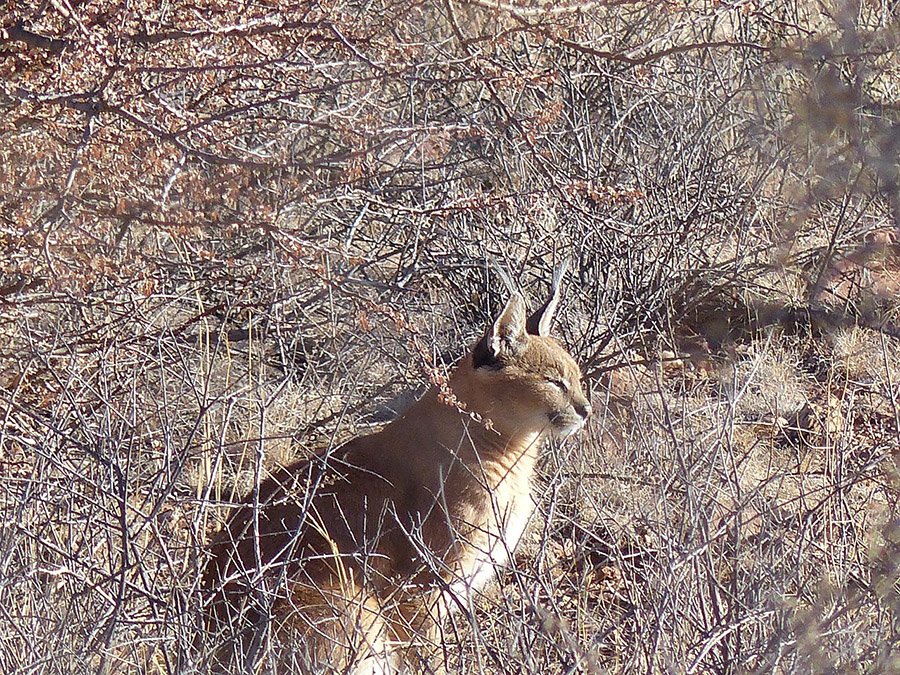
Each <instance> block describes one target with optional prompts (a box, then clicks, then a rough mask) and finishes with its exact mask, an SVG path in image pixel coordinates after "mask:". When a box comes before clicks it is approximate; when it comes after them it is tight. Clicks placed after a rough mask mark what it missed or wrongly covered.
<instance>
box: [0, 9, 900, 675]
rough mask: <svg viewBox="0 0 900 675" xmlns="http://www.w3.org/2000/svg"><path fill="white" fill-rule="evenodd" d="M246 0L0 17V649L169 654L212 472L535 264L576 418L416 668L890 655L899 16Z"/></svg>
mask: <svg viewBox="0 0 900 675" xmlns="http://www.w3.org/2000/svg"><path fill="white" fill-rule="evenodd" d="M279 5H280V3H271V4H270V5H267V4H265V3H260V4H254V5H251V4H248V3H238V2H232V1H230V0H223V1H222V2H206V1H201V0H180V1H178V2H165V3H156V2H151V1H150V0H141V1H140V2H128V3H125V2H118V1H116V0H97V1H93V2H55V1H54V2H45V3H22V2H13V3H11V4H10V5H9V6H8V9H7V10H6V13H5V14H4V15H3V16H2V18H0V28H2V31H3V32H2V37H3V42H2V45H0V57H2V58H0V70H2V73H3V78H2V85H0V137H2V139H3V143H2V149H0V157H2V161H0V199H2V210H0V214H2V216H0V247H2V251H3V255H2V256H0V335H2V336H3V338H2V341H0V401H2V405H0V415H2V419H3V424H2V430H0V509H2V514H3V521H2V522H3V525H2V529H0V613H2V616H3V621H2V623H0V626H2V628H0V630H2V634H0V638H2V639H0V669H2V670H3V671H4V672H10V673H31V672H48V673H53V672H66V673H72V672H190V671H191V669H194V668H197V667H198V666H197V664H198V663H199V662H200V661H199V660H200V658H201V656H202V652H203V649H204V644H203V642H204V641H203V636H202V629H201V620H200V606H201V604H202V602H203V597H202V593H201V592H200V589H199V587H198V577H199V571H200V569H201V568H202V566H203V564H204V562H205V555H206V554H205V547H206V545H207V543H208V541H209V539H210V536H211V535H212V534H213V533H214V532H215V531H216V529H217V528H218V527H219V526H220V525H221V523H222V521H223V519H224V518H225V517H226V515H227V513H228V508H229V505H231V504H233V503H234V502H235V501H237V500H238V499H240V498H241V497H242V496H243V495H244V494H245V493H246V492H247V490H249V489H252V487H253V486H254V485H255V484H257V483H258V481H259V480H260V478H261V476H264V475H265V473H266V472H267V471H268V470H270V469H271V468H272V467H274V466H277V465H279V464H285V463H288V462H289V461H291V460H292V459H293V458H295V457H299V456H304V455H305V454H307V453H309V452H312V451H314V450H315V449H316V448H320V447H323V446H326V445H328V444H334V443H338V442H340V441H341V440H343V439H345V438H347V437H349V436H352V435H353V434H356V433H362V432H365V430H366V429H367V428H369V427H370V425H372V424H375V423H378V422H379V421H383V420H385V419H389V418H390V417H391V416H392V415H393V414H394V411H396V409H397V408H398V407H400V406H402V405H403V402H404V400H407V399H405V398H404V397H405V396H408V392H410V391H416V390H418V389H420V388H421V387H422V386H425V385H427V383H428V379H429V374H430V373H431V372H432V369H434V368H442V367H444V366H445V365H446V364H448V363H451V362H452V361H453V360H454V359H455V358H456V357H458V356H459V355H460V354H461V353H462V350H463V349H464V346H465V345H467V344H470V343H471V342H472V340H473V339H474V338H475V337H476V336H477V335H478V333H479V331H480V330H482V327H483V326H484V323H485V321H486V320H487V318H488V317H489V316H490V315H491V312H492V311H494V310H495V309H496V308H497V306H498V304H499V303H500V302H501V300H502V296H503V295H504V293H505V289H504V287H503V284H502V282H501V281H500V279H499V277H498V275H497V273H496V272H495V271H494V269H493V268H494V266H498V265H499V266H500V267H502V268H504V269H506V270H507V271H508V272H509V273H511V275H512V276H513V277H514V278H515V279H516V280H517V281H518V282H519V283H520V284H521V285H522V286H523V288H524V289H526V291H527V292H530V293H531V294H532V295H533V296H535V297H538V295H539V294H540V293H541V291H542V289H543V288H544V286H543V284H545V283H546V280H547V279H548V278H549V273H550V270H551V268H552V267H553V266H554V264H555V263H556V262H557V261H558V260H559V259H560V258H562V257H563V256H572V258H573V266H572V267H573V274H572V276H571V278H570V281H569V285H568V290H567V298H566V306H565V311H564V315H563V317H562V319H563V320H562V325H561V326H560V331H561V333H562V335H563V336H564V338H565V341H566V342H567V344H568V345H569V346H570V347H572V348H573V351H574V352H576V353H578V354H579V357H580V360H581V362H582V363H583V364H584V367H585V370H586V372H587V373H588V374H589V377H590V378H591V380H592V381H594V383H595V391H594V401H595V404H596V405H595V409H597V410H598V412H597V414H596V416H595V419H594V422H593V425H592V428H591V432H590V433H589V434H587V435H585V437H583V439H582V440H581V441H580V442H577V443H576V442H569V443H568V444H567V445H566V446H564V447H562V448H552V449H551V450H550V451H549V452H548V454H547V458H546V461H545V463H544V465H543V467H542V475H541V476H540V480H539V485H538V489H537V490H536V494H537V496H538V501H539V509H538V516H537V517H536V518H535V523H534V524H533V526H532V528H531V530H530V531H529V532H530V534H529V538H528V541H527V542H526V543H525V545H524V546H523V550H521V551H520V552H519V556H518V561H517V564H516V565H515V567H514V568H513V569H511V570H508V571H507V572H504V573H503V575H502V577H501V579H500V584H499V586H497V587H494V588H492V589H489V590H488V591H487V592H486V593H485V595H484V597H483V598H479V599H478V601H477V603H476V606H475V607H473V608H472V613H471V617H469V616H466V615H459V616H457V617H456V618H455V623H454V624H453V625H452V626H451V625H448V626H447V627H446V643H445V645H444V648H445V649H444V660H445V661H446V665H447V666H448V668H449V670H450V671H451V672H472V671H474V672H486V673H501V672H510V673H520V672H529V673H557V672H559V673H562V672H602V671H607V670H608V671H613V672H637V671H641V672H698V673H707V672H716V673H720V672H721V673H726V672H728V673H731V672H786V673H787V672H798V673H799V672H837V671H846V670H858V671H862V672H872V673H875V672H888V671H890V670H892V669H894V670H896V669H898V668H900V664H898V663H897V657H896V655H895V653H896V650H897V647H898V645H897V642H898V638H897V636H898V633H900V631H898V628H900V626H898V624H897V621H898V619H897V617H898V613H900V596H898V585H897V578H898V568H897V562H896V561H897V560H898V556H900V550H898V547H900V532H898V525H897V523H898V520H897V518H898V514H897V507H898V503H897V502H898V482H897V481H898V477H897V461H898V455H897V448H898V446H900V410H898V402H897V401H898V397H900V372H898V368H897V363H900V360H898V357H900V354H898V344H897V339H898V335H900V331H898V328H897V325H898V313H900V305H898V304H897V297H898V294H897V290H898V289H897V282H896V278H897V270H898V268H900V265H898V260H900V251H898V246H900V242H898V239H900V192H898V181H900V179H898V165H897V162H896V158H897V156H898V154H900V151H898V148H900V133H898V128H900V126H898V125H900V120H898V112H897V107H896V99H897V96H896V94H897V88H898V82H900V79H898V72H897V63H898V61H897V49H898V32H897V30H896V18H895V13H896V9H897V8H896V6H894V5H893V4H892V3H890V2H886V1H884V2H863V3H851V2H847V3H844V2H835V3H820V2H799V3H797V2H772V3H754V2H736V3H705V2H687V3H668V4H659V3H639V2H636V3H621V2H616V1H614V0H609V1H605V2H599V3H594V2H589V3H581V4H577V5H576V4H573V5H571V6H566V5H559V6H556V5H552V6H551V5H550V4H545V3H537V2H534V3H524V2H523V3H519V2H517V3H495V2H481V1H479V0H467V1H461V2H445V3H417V2H415V1H404V2H398V3H391V2H376V3H356V2H347V1H344V0H337V1H336V2H329V3H314V2H301V3H296V4H295V5H294V6H293V7H292V8H291V9H283V8H281V7H280V6H279ZM198 636H200V638H199V640H198Z"/></svg>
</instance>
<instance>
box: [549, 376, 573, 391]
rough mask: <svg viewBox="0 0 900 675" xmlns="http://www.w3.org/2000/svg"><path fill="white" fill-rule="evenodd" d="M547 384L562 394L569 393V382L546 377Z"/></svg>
mask: <svg viewBox="0 0 900 675" xmlns="http://www.w3.org/2000/svg"><path fill="white" fill-rule="evenodd" d="M547 382H549V383H550V384H552V385H553V386H554V387H556V388H557V389H559V390H560V391H561V392H563V393H565V392H567V391H569V381H568V380H565V379H561V378H558V377H548V378H547Z"/></svg>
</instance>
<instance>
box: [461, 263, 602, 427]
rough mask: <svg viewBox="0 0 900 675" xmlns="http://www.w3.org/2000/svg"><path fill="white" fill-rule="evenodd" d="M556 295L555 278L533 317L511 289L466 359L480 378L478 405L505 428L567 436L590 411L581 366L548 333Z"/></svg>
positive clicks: (472, 373) (473, 376) (473, 375)
mask: <svg viewBox="0 0 900 675" xmlns="http://www.w3.org/2000/svg"><path fill="white" fill-rule="evenodd" d="M558 299H559V284H558V279H556V280H554V288H553V295H552V297H551V298H550V300H548V301H547V303H546V304H544V306H543V307H541V308H540V309H539V310H538V311H537V312H535V313H534V314H532V315H531V316H530V317H529V316H527V315H526V310H525V300H524V299H523V298H522V296H521V295H520V294H519V293H513V294H512V295H511V297H510V298H509V301H508V302H507V303H506V306H505V307H504V308H503V311H502V312H501V313H500V315H499V316H498V317H497V319H496V320H495V321H494V322H493V323H492V324H491V325H490V326H489V327H488V329H487V331H486V332H485V334H484V335H483V336H482V338H481V339H480V340H479V341H478V343H477V344H476V345H475V348H474V349H473V350H472V354H471V358H470V359H467V361H466V362H465V363H464V364H463V368H464V369H468V371H469V373H468V374H469V376H470V377H471V379H472V380H473V381H474V382H475V383H477V384H476V386H475V387H473V388H472V390H473V393H474V398H476V399H477V400H475V401H472V403H474V407H475V408H476V409H480V410H479V412H481V413H482V414H483V415H484V416H485V417H488V418H490V420H491V422H492V423H493V425H494V427H495V428H496V429H497V430H498V431H500V432H501V433H505V434H507V435H510V436H518V435H529V434H538V435H541V436H544V435H552V436H556V437H559V438H564V437H566V436H569V435H570V434H573V433H575V432H576V431H578V430H579V429H581V428H582V427H583V426H584V424H585V421H586V420H587V418H588V416H589V415H590V414H591V405H590V403H589V401H588V399H587V396H586V395H585V392H584V387H583V383H582V379H581V369H580V368H579V367H578V364H577V363H575V360H574V359H573V358H572V357H571V356H570V355H569V353H568V352H567V351H566V350H565V349H564V348H563V346H562V345H561V344H560V343H559V342H557V341H556V340H555V339H554V338H552V337H550V335H549V332H550V323H551V321H552V318H553V311H554V310H555V308H556V304H557V301H558Z"/></svg>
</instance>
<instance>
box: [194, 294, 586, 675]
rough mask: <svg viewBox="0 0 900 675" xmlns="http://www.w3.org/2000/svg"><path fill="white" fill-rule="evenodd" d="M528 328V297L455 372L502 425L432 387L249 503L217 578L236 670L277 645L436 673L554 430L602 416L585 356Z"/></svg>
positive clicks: (312, 665)
mask: <svg viewBox="0 0 900 675" xmlns="http://www.w3.org/2000/svg"><path fill="white" fill-rule="evenodd" d="M553 304H555V303H553ZM538 318H540V317H538ZM532 319H534V317H532ZM532 319H529V320H528V321H529V325H531V323H532ZM533 323H534V325H537V323H538V322H537V320H535V321H534V322H533ZM540 323H541V325H542V326H547V325H549V320H546V321H541V322H540ZM525 325H526V320H525V313H524V303H523V301H522V299H521V297H520V296H518V295H514V296H513V298H512V299H511V300H510V302H509V303H508V304H507V306H506V308H505V309H504V311H503V313H502V314H501V316H500V318H498V319H497V321H496V322H495V323H494V324H493V325H492V326H491V327H490V328H489V329H488V331H487V333H486V334H485V336H484V338H482V340H481V341H480V342H479V343H478V345H477V346H476V347H475V349H474V350H473V352H472V353H471V354H470V355H469V356H468V357H466V358H465V359H463V360H462V361H461V362H460V363H459V364H458V365H457V367H456V368H455V370H454V371H453V373H452V375H451V377H450V380H449V386H450V389H451V390H452V392H453V394H454V395H455V396H456V397H457V399H458V400H459V401H461V402H462V403H463V404H464V406H465V407H466V409H467V410H468V411H471V412H474V413H477V415H478V416H480V417H481V418H482V419H486V420H490V422H491V424H490V427H491V428H488V427H487V426H486V425H485V424H483V423H481V422H480V421H476V420H475V419H473V417H472V416H471V415H468V414H466V413H464V412H462V411H461V410H460V409H459V408H458V407H456V406H454V405H448V404H447V403H445V402H444V401H442V400H441V397H440V396H439V392H438V391H437V390H432V391H430V392H428V393H427V394H426V395H425V396H424V397H423V398H422V399H421V400H420V401H418V402H417V403H415V404H414V405H413V406H411V407H410V408H409V409H408V410H407V411H406V412H405V413H403V414H402V415H401V416H400V417H399V418H398V419H396V420H395V421H393V422H392V423H390V424H388V425H387V426H385V427H384V428H382V429H381V430H380V431H378V432H377V433H374V434H371V435H369V436H362V437H358V438H355V439H353V440H351V441H350V442H348V443H347V444H345V445H343V446H341V447H340V448H338V449H336V450H333V451H330V452H326V453H323V454H322V455H319V456H316V457H314V458H312V459H310V460H306V461H303V462H299V463H297V464H295V465H293V466H291V467H288V468H286V469H284V470H282V471H279V472H278V473H277V474H275V475H273V476H272V477H270V478H269V479H267V480H266V481H265V482H264V483H263V484H262V486H261V488H260V490H259V493H258V494H257V495H254V496H252V498H248V500H247V502H246V503H245V504H244V506H242V507H240V508H239V509H237V510H236V512H235V513H234V514H233V516H232V518H231V520H230V521H229V523H228V526H227V528H226V530H225V532H224V533H223V536H222V537H220V539H219V540H218V542H217V543H216V544H215V545H214V547H213V550H212V560H211V562H210V564H209V566H208V568H207V570H206V574H205V578H204V587H205V588H206V589H209V591H210V593H211V601H210V612H209V624H210V625H209V627H210V628H211V629H214V630H219V631H221V630H222V629H223V627H227V628H228V630H227V631H226V632H225V633H224V635H225V638H224V639H225V640H226V642H227V645H226V649H224V650H223V651H225V652H231V654H230V655H229V658H228V659H225V661H228V662H229V663H230V668H232V669H239V668H244V667H249V664H251V663H253V662H254V661H255V660H256V659H257V658H258V657H259V655H260V654H261V653H263V652H268V654H269V658H270V659H272V658H273V656H272V655H274V659H275V660H279V659H280V663H281V664H282V666H283V668H284V669H290V668H296V669H297V670H298V671H299V672H353V673H360V674H361V673H383V672H400V671H402V670H404V669H406V670H408V671H412V672H424V671H425V668H424V666H423V665H422V663H419V662H418V660H419V659H420V658H422V653H423V650H422V649H420V647H422V646H423V645H424V646H427V645H428V643H429V642H430V641H431V640H433V639H434V637H435V634H436V629H437V627H438V626H439V624H440V622H441V621H442V618H443V617H444V616H445V615H446V614H447V613H450V612H454V611H457V610H459V609H463V610H465V609H467V608H468V606H469V602H470V599H471V594H472V593H473V592H474V591H477V590H478V589H480V588H481V587H482V586H483V585H484V584H485V583H486V582H487V581H488V580H489V579H490V578H491V576H492V575H493V573H494V571H495V568H496V567H497V566H501V565H504V564H506V563H507V562H508V560H509V554H510V552H512V551H513V550H514V549H515V547H516V545H517V543H518V542H519V539H520V538H521V536H522V533H523V531H524V529H525V526H526V524H527V522H528V519H529V517H530V516H531V513H532V510H533V501H532V497H531V494H530V482H531V477H532V474H533V473H534V468H535V463H536V461H537V457H538V452H539V450H540V448H541V445H542V444H543V441H544V440H545V439H546V438H547V437H548V435H551V434H555V435H568V434H570V433H572V432H574V431H576V430H577V429H579V428H581V426H582V425H583V424H584V420H585V418H586V417H587V415H588V414H589V412H590V406H589V404H588V401H587V399H586V397H585V394H584V391H583V389H582V386H581V373H580V371H579V368H578V366H577V365H576V363H575V361H574V360H573V359H572V357H571V356H570V355H569V354H568V353H567V352H566V351H565V350H564V349H563V347H562V346H560V344H559V343H558V342H556V341H555V340H554V339H553V338H551V337H548V336H546V335H530V334H527V333H526V331H525ZM271 636H274V638H275V639H274V640H272V641H271V643H267V642H266V640H267V639H268V638H269V637H271ZM279 672H282V671H279Z"/></svg>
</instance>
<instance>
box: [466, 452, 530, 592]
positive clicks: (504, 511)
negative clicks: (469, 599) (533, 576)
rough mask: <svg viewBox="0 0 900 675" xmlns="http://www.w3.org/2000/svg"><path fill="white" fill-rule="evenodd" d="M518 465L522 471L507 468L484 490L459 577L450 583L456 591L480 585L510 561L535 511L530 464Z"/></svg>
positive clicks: (468, 590) (477, 587)
mask: <svg viewBox="0 0 900 675" xmlns="http://www.w3.org/2000/svg"><path fill="white" fill-rule="evenodd" d="M517 468H519V469H522V470H513V471H508V472H507V473H506V475H505V476H503V478H502V479H501V480H500V481H499V482H498V483H495V485H496V487H494V488H493V489H491V490H485V491H484V495H483V503H482V504H480V505H479V508H478V509H477V511H478V513H477V516H476V514H473V516H475V517H474V518H473V520H474V521H475V522H472V523H471V524H472V528H471V530H470V533H469V535H468V536H467V541H466V542H465V544H466V555H465V556H464V558H463V560H462V561H461V562H462V564H461V567H462V569H461V574H460V578H459V579H458V580H456V581H455V582H454V583H453V584H452V587H453V589H454V591H456V592H457V593H464V594H468V593H471V591H477V590H480V589H481V588H483V587H484V585H485V584H486V583H487V582H488V581H490V579H491V578H492V577H493V576H494V574H495V573H496V571H497V570H498V569H499V568H501V567H503V566H505V565H507V564H509V562H510V559H511V556H512V554H513V552H514V551H515V549H516V547H517V546H518V544H519V542H520V540H521V539H522V534H523V533H524V532H525V528H526V526H527V525H528V521H529V520H530V519H531V515H532V513H533V512H534V499H533V498H532V496H531V473H532V467H530V466H529V467H527V468H526V467H524V466H523V467H517Z"/></svg>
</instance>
